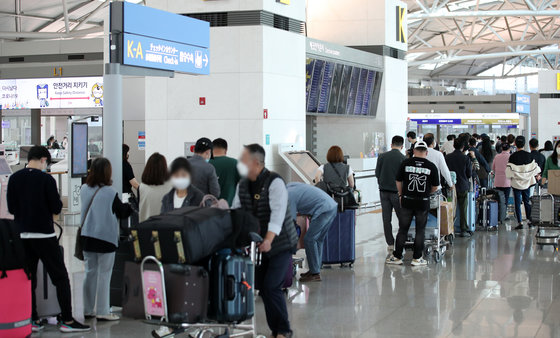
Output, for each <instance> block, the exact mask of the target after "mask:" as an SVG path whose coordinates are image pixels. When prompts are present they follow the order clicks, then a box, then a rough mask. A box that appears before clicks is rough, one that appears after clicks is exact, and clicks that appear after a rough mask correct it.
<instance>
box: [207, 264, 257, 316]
mask: <svg viewBox="0 0 560 338" xmlns="http://www.w3.org/2000/svg"><path fill="white" fill-rule="evenodd" d="M254 286H255V269H254V264H253V262H252V261H251V259H250V258H249V257H245V256H241V255H235V254H233V255H232V254H230V253H218V254H216V255H214V256H212V259H211V260H210V306H209V309H208V318H210V319H213V320H216V321H218V322H220V323H241V322H243V321H245V320H247V319H249V318H252V317H253V315H254V313H255V308H254V305H255V293H254V290H255V288H254Z"/></svg>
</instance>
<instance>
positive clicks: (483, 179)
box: [469, 137, 491, 188]
mask: <svg viewBox="0 0 560 338" xmlns="http://www.w3.org/2000/svg"><path fill="white" fill-rule="evenodd" d="M476 144H477V141H476V138H474V137H471V138H470V139H469V152H473V153H474V156H475V158H476V161H477V162H478V166H477V168H476V173H477V175H478V178H479V180H480V186H481V187H483V188H487V187H488V174H489V173H490V170H491V169H490V165H488V162H486V159H485V158H484V157H483V156H482V155H481V154H480V152H479V151H478V149H477V147H476Z"/></svg>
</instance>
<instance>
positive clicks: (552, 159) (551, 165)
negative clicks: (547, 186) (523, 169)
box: [543, 141, 560, 184]
mask: <svg viewBox="0 0 560 338" xmlns="http://www.w3.org/2000/svg"><path fill="white" fill-rule="evenodd" d="M547 142H548V141H547ZM559 156H560V141H557V142H556V147H554V152H553V153H552V155H550V156H549V157H548V158H547V159H546V163H545V165H544V172H543V178H544V180H543V184H544V183H546V182H547V181H548V171H549V170H560V163H558V157H559Z"/></svg>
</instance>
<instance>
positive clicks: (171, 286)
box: [164, 264, 209, 324]
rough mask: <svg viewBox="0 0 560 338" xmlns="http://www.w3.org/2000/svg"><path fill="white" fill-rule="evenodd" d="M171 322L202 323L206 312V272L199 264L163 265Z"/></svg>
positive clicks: (207, 284)
mask: <svg viewBox="0 0 560 338" xmlns="http://www.w3.org/2000/svg"><path fill="white" fill-rule="evenodd" d="M164 271H165V289H166V293H167V294H168V297H167V307H168V308H167V312H168V315H169V321H170V322H171V323H189V324H192V323H202V322H204V321H205V320H206V315H207V312H208V288H209V278H208V272H207V271H206V270H205V269H204V268H202V267H200V266H191V265H184V264H183V265H181V264H170V265H164Z"/></svg>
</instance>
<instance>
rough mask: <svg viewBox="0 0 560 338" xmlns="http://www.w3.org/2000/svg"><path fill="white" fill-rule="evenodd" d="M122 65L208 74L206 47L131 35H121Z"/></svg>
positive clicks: (208, 64)
mask: <svg viewBox="0 0 560 338" xmlns="http://www.w3.org/2000/svg"><path fill="white" fill-rule="evenodd" d="M123 47H124V53H123V64H125V65H129V66H139V67H147V68H157V69H165V70H173V71H178V72H183V73H191V74H200V75H208V74H209V73H210V58H209V54H208V50H207V49H206V48H200V47H195V46H191V45H186V44H182V43H177V42H170V41H165V40H159V39H154V38H148V37H145V36H140V35H134V34H128V33H124V34H123Z"/></svg>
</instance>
